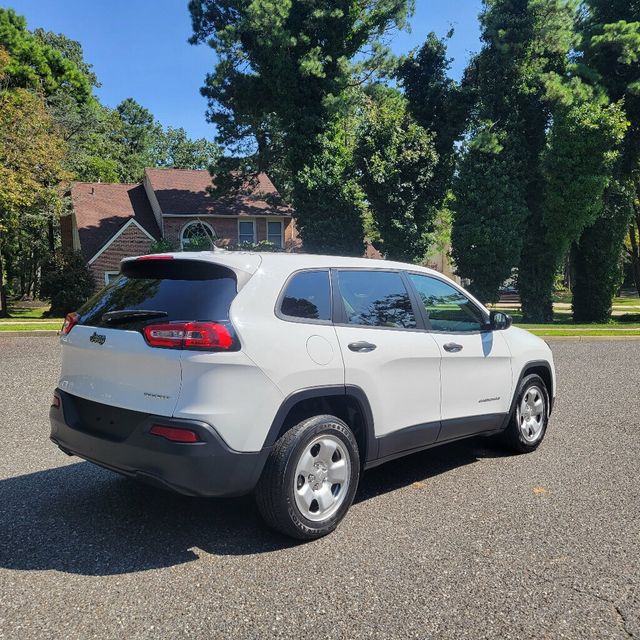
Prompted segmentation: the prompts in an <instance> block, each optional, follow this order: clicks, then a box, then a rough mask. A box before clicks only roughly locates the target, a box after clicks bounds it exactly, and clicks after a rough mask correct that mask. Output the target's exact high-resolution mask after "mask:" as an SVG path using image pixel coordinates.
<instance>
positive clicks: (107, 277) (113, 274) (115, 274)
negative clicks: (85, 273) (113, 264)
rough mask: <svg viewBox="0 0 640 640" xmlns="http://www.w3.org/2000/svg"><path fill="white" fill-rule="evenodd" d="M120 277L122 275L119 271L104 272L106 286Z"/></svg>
mask: <svg viewBox="0 0 640 640" xmlns="http://www.w3.org/2000/svg"><path fill="white" fill-rule="evenodd" d="M119 275H120V272H119V271H105V272H104V283H105V285H108V284H111V283H112V282H113V281H114V280H115V279H116V278H117V277H118V276H119Z"/></svg>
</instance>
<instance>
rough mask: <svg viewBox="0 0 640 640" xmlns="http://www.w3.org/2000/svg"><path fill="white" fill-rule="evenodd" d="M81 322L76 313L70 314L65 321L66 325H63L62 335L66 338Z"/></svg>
mask: <svg viewBox="0 0 640 640" xmlns="http://www.w3.org/2000/svg"><path fill="white" fill-rule="evenodd" d="M79 320H80V316H79V315H78V314H77V313H76V312H75V311H74V312H73V313H68V314H67V317H66V318H65V319H64V324H63V325H62V329H61V332H62V335H63V336H66V335H67V334H68V333H69V331H71V329H73V327H75V326H76V325H77V324H78V322H79Z"/></svg>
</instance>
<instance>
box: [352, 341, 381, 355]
mask: <svg viewBox="0 0 640 640" xmlns="http://www.w3.org/2000/svg"><path fill="white" fill-rule="evenodd" d="M375 348H376V345H375V344H371V342H365V341H364V340H361V341H360V342H351V343H349V349H351V351H355V352H356V353H367V352H368V351H373V350H374V349H375Z"/></svg>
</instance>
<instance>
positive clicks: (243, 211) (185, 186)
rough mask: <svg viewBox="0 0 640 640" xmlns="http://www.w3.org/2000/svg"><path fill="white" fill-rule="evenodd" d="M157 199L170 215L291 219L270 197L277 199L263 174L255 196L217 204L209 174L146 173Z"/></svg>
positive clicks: (272, 186)
mask: <svg viewBox="0 0 640 640" xmlns="http://www.w3.org/2000/svg"><path fill="white" fill-rule="evenodd" d="M145 177H146V179H147V180H148V181H149V184H150V186H151V188H152V189H153V192H154V193H155V195H156V198H157V199H158V204H159V205H160V210H161V211H162V213H163V214H169V215H207V214H209V215H211V214H213V215H239V216H255V215H260V216H264V215H277V216H290V215H291V209H290V208H289V207H286V206H278V205H276V204H273V202H272V201H270V200H269V197H270V196H271V197H274V196H277V195H278V191H277V190H276V188H275V186H274V185H273V183H272V182H271V180H270V179H269V178H268V176H267V175H266V174H264V173H261V174H260V175H259V176H258V184H257V185H256V187H254V189H253V192H252V193H249V194H244V195H241V196H238V197H236V198H234V199H233V200H231V201H221V200H216V199H215V198H213V197H212V196H210V195H209V194H208V193H207V187H209V186H211V184H212V180H211V176H210V175H209V172H208V171H202V170H191V169H145Z"/></svg>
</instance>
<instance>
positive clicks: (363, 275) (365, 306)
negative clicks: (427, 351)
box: [337, 270, 417, 329]
mask: <svg viewBox="0 0 640 640" xmlns="http://www.w3.org/2000/svg"><path fill="white" fill-rule="evenodd" d="M337 275H338V278H337V280H338V287H339V290H340V297H341V298H342V304H343V307H344V314H345V318H344V320H345V322H346V323H347V324H356V325H367V326H373V327H388V328H394V329H415V328H416V327H417V321H416V316H415V313H414V311H413V306H412V304H411V298H410V297H409V292H408V291H407V288H406V287H405V285H404V282H403V280H402V276H401V275H400V274H399V273H397V272H393V271H346V270H345V271H338V274H337Z"/></svg>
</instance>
